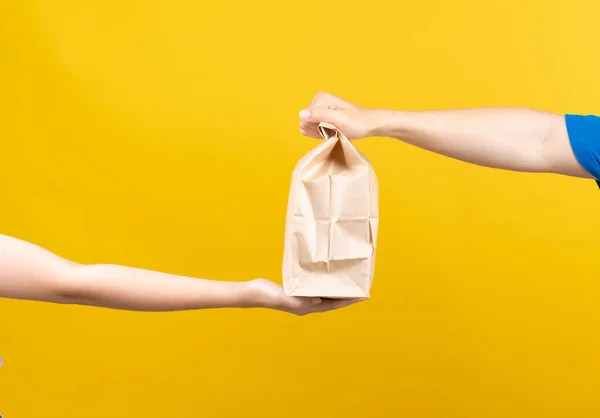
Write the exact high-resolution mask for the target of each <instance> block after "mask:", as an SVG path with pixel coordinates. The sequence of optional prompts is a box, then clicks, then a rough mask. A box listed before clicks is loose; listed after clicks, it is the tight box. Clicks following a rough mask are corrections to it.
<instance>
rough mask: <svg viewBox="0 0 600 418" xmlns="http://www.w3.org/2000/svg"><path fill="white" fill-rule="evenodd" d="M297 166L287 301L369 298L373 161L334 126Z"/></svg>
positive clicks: (374, 217) (286, 262)
mask: <svg viewBox="0 0 600 418" xmlns="http://www.w3.org/2000/svg"><path fill="white" fill-rule="evenodd" d="M319 132H320V133H321V135H322V136H323V138H324V139H325V141H324V142H323V143H322V144H320V145H319V146H318V147H316V148H315V149H313V150H312V151H310V152H309V153H308V154H306V155H305V156H304V157H303V158H302V159H301V160H300V161H299V162H298V164H297V165H296V168H295V169H294V172H293V174H292V184H291V190H290V195H289V200H288V209H287V219H286V226H285V242H284V255H283V287H284V291H285V293H286V295H288V296H312V297H323V298H357V297H358V298H363V297H367V298H368V297H370V288H371V284H372V282H373V275H374V272H375V244H376V242H377V228H378V224H379V186H378V183H377V177H376V176H375V171H374V170H373V167H372V166H371V163H370V162H369V160H368V159H367V158H366V157H365V156H364V155H363V154H361V153H360V151H358V150H357V149H356V148H355V147H354V145H353V144H352V143H351V142H350V140H349V139H348V138H347V137H346V136H345V135H344V134H343V133H342V132H340V131H339V130H338V129H337V128H336V127H335V126H333V125H331V124H327V123H321V124H320V125H319Z"/></svg>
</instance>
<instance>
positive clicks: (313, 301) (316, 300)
mask: <svg viewBox="0 0 600 418" xmlns="http://www.w3.org/2000/svg"><path fill="white" fill-rule="evenodd" d="M319 303H321V298H314V299H313V300H312V304H313V305H318V304H319Z"/></svg>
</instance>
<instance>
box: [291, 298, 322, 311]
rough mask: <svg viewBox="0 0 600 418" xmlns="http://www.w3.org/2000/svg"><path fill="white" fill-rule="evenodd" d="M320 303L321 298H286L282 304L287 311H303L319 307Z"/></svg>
mask: <svg viewBox="0 0 600 418" xmlns="http://www.w3.org/2000/svg"><path fill="white" fill-rule="evenodd" d="M322 302H323V300H322V299H321V298H310V297H308V298H307V297H302V298H301V297H295V296H286V297H285V300H284V303H283V304H284V305H285V306H286V307H287V308H289V309H292V310H294V311H300V310H303V309H314V307H315V306H318V305H320V304H321V303H322Z"/></svg>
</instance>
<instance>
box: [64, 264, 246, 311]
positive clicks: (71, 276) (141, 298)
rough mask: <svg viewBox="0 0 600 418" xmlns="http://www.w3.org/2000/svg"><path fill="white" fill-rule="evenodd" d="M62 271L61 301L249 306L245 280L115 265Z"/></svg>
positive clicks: (175, 307)
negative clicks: (239, 280) (218, 278)
mask: <svg viewBox="0 0 600 418" xmlns="http://www.w3.org/2000/svg"><path fill="white" fill-rule="evenodd" d="M65 273H66V275H67V278H66V280H65V282H66V283H67V284H66V286H65V294H64V295H63V299H64V302H65V303H75V304H79V305H92V306H102V307H108V308H115V309H123V310H135V311H179V310H190V309H208V308H233V307H248V306H249V305H250V298H249V286H248V283H247V282H220V281H213V280H205V279H195V278H190V277H183V276H175V275H172V274H166V273H160V272H155V271H149V270H143V269H137V268H131V267H123V266H115V265H89V266H76V267H72V268H70V269H67V271H66V272H65Z"/></svg>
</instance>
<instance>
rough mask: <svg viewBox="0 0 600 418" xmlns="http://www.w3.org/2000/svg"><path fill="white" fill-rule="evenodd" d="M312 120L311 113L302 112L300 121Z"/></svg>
mask: <svg viewBox="0 0 600 418" xmlns="http://www.w3.org/2000/svg"><path fill="white" fill-rule="evenodd" d="M308 118H310V112H309V111H308V110H306V109H304V110H301V111H300V119H304V120H306V119H308Z"/></svg>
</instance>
